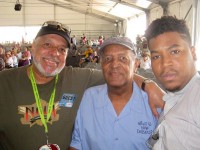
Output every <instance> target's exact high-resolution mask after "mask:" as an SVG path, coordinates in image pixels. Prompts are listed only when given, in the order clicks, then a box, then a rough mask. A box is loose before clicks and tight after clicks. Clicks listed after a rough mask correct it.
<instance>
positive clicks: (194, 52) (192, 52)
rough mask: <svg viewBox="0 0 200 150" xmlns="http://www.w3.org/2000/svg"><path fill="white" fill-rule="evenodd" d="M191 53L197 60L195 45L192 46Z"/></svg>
mask: <svg viewBox="0 0 200 150" xmlns="http://www.w3.org/2000/svg"><path fill="white" fill-rule="evenodd" d="M191 54H192V57H193V59H194V60H195V61H196V60H197V55H196V49H195V47H194V46H192V47H191Z"/></svg>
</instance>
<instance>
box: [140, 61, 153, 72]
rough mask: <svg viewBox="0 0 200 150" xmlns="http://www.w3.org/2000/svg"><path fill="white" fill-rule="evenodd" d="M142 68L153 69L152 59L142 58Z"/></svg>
mask: <svg viewBox="0 0 200 150" xmlns="http://www.w3.org/2000/svg"><path fill="white" fill-rule="evenodd" d="M140 68H143V69H145V70H146V69H151V60H150V59H147V60H146V61H144V59H141V61H140Z"/></svg>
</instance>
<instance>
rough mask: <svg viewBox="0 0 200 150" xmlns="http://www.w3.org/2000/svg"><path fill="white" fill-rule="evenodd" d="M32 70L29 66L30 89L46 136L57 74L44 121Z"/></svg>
mask: <svg viewBox="0 0 200 150" xmlns="http://www.w3.org/2000/svg"><path fill="white" fill-rule="evenodd" d="M32 68H33V66H31V68H30V80H31V84H32V88H33V92H34V96H35V101H36V105H37V107H38V112H39V115H40V118H41V121H42V124H43V125H44V128H45V133H46V135H47V133H48V126H47V122H48V121H49V118H50V117H51V113H52V110H53V104H54V98H55V93H56V84H57V81H58V74H57V75H56V78H55V85H54V89H53V92H52V93H51V97H50V99H49V104H48V111H47V116H46V119H45V116H44V112H43V108H42V104H41V102H40V96H39V92H38V88H37V84H36V81H35V77H34V74H33V69H32ZM47 144H48V136H47Z"/></svg>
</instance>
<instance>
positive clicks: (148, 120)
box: [71, 83, 157, 150]
mask: <svg viewBox="0 0 200 150" xmlns="http://www.w3.org/2000/svg"><path fill="white" fill-rule="evenodd" d="M133 87H134V88H133V89H134V91H133V94H132V96H131V98H130V100H129V102H128V103H127V104H126V106H125V107H124V109H123V110H122V112H121V113H120V114H119V116H117V114H116V112H115V110H114V107H113V105H112V103H111V101H110V99H109V97H108V93H107V85H106V84H104V85H100V86H96V87H92V88H89V89H88V90H86V92H85V93H84V96H83V99H82V102H81V104H80V107H79V110H78V114H77V117H76V122H75V127H74V131H73V135H72V142H71V147H74V148H76V149H79V150H147V149H148V148H147V146H146V144H145V142H146V141H147V139H148V138H149V136H150V134H151V133H152V131H153V130H154V129H155V127H156V125H157V120H156V119H155V117H154V116H153V114H152V112H151V109H150V107H149V104H148V96H147V94H146V93H145V92H144V91H142V90H141V89H140V88H139V87H138V86H137V85H136V84H135V83H134V84H133Z"/></svg>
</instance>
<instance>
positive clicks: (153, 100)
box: [145, 82, 165, 118]
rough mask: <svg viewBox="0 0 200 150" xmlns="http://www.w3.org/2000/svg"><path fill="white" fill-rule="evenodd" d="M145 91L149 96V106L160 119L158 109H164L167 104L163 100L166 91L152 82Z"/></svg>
mask: <svg viewBox="0 0 200 150" xmlns="http://www.w3.org/2000/svg"><path fill="white" fill-rule="evenodd" d="M145 91H146V92H147V94H148V98H149V105H150V107H151V111H152V113H153V114H154V116H155V117H156V118H158V117H159V113H158V111H157V108H161V109H163V108H164V105H165V102H164V101H163V100H162V98H163V96H164V94H165V91H163V90H162V89H161V88H160V87H159V86H158V85H157V84H156V83H155V82H151V83H148V84H146V85H145Z"/></svg>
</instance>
